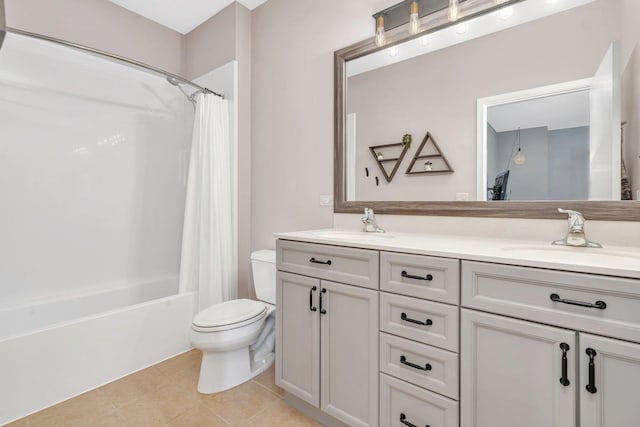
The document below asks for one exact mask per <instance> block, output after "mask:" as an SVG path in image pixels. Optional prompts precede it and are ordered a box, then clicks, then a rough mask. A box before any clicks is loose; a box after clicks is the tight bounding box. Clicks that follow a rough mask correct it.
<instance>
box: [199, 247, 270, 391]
mask: <svg viewBox="0 0 640 427" xmlns="http://www.w3.org/2000/svg"><path fill="white" fill-rule="evenodd" d="M251 267H252V270H253V280H254V288H255V291H256V296H257V298H258V299H259V300H260V301H254V300H249V299H237V300H232V301H226V302H223V303H220V304H216V305H213V306H211V307H208V308H206V309H204V310H202V311H201V312H199V313H198V314H196V315H195V317H194V318H193V321H192V324H191V333H190V339H191V345H193V347H195V348H197V349H199V350H202V364H201V366H200V379H199V380H198V391H199V392H200V393H205V394H209V393H217V392H220V391H224V390H227V389H230V388H232V387H235V386H237V385H240V384H242V383H243V382H245V381H248V380H250V379H251V378H253V377H255V376H256V375H258V374H260V373H261V372H263V371H264V370H266V369H267V368H269V367H270V366H271V364H273V361H274V359H275V355H274V344H275V309H276V307H275V288H276V267H275V252H274V251H269V250H262V251H257V252H253V253H252V254H251Z"/></svg>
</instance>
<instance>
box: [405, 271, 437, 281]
mask: <svg viewBox="0 0 640 427" xmlns="http://www.w3.org/2000/svg"><path fill="white" fill-rule="evenodd" d="M400 275H401V276H402V277H406V278H407V279H416V280H429V281H431V280H433V276H432V275H430V274H427V275H426V276H414V275H413V274H409V273H407V272H406V271H404V270H402V273H400Z"/></svg>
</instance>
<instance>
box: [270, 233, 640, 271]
mask: <svg viewBox="0 0 640 427" xmlns="http://www.w3.org/2000/svg"><path fill="white" fill-rule="evenodd" d="M275 237H276V238H278V239H285V240H296V241H301V242H311V243H322V244H327V245H336V246H346V247H354V248H364V249H377V250H384V251H390V252H407V253H413V254H421V255H431V256H439V257H447V258H459V259H465V260H470V261H485V262H494V263H500V264H510V265H522V266H527V267H539V268H550V269H555V270H567V271H575V272H581V273H594V274H604V275H609V276H620V277H631V278H637V279H640V248H637V247H628V246H608V245H606V242H599V243H602V245H603V246H604V248H576V247H566V246H553V245H551V242H547V241H532V240H508V239H495V238H484V237H477V236H473V237H465V236H459V235H445V234H421V233H394V232H387V233H363V232H361V231H360V230H344V229H323V230H308V231H297V232H291V233H277V234H275Z"/></svg>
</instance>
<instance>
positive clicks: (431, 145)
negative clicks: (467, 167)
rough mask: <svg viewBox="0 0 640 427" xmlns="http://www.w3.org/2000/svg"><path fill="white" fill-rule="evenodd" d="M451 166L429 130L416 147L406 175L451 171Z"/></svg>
mask: <svg viewBox="0 0 640 427" xmlns="http://www.w3.org/2000/svg"><path fill="white" fill-rule="evenodd" d="M453 172H454V171H453V168H452V167H451V165H450V164H449V161H448V160H447V158H446V157H445V155H444V154H443V153H442V151H441V150H440V147H439V146H438V143H437V142H436V140H435V139H434V138H433V136H431V134H430V133H429V132H427V134H426V135H425V137H424V139H423V140H422V143H421V144H420V146H419V147H418V151H416V154H415V156H413V160H411V164H410V165H409V168H407V172H406V174H407V175H426V174H440V173H453Z"/></svg>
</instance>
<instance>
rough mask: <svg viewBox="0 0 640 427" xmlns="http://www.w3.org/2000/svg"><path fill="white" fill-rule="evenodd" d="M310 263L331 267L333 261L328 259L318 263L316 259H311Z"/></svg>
mask: <svg viewBox="0 0 640 427" xmlns="http://www.w3.org/2000/svg"><path fill="white" fill-rule="evenodd" d="M309 262H312V263H314V264H322V265H331V260H330V259H328V260H326V261H318V260H317V259H315V258H311V259H310V260H309Z"/></svg>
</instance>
